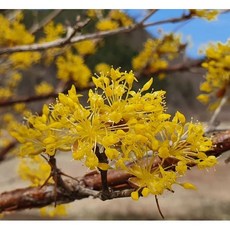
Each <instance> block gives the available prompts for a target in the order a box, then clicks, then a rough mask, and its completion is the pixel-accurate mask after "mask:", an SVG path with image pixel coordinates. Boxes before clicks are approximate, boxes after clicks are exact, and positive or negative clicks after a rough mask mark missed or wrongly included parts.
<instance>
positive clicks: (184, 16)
mask: <svg viewBox="0 0 230 230" xmlns="http://www.w3.org/2000/svg"><path fill="white" fill-rule="evenodd" d="M190 18H192V14H190V13H189V14H185V15H182V16H181V17H177V18H169V19H165V20H161V21H157V22H149V23H145V24H144V25H143V26H144V27H149V26H157V25H162V24H167V23H177V22H182V21H186V20H188V19H190Z"/></svg>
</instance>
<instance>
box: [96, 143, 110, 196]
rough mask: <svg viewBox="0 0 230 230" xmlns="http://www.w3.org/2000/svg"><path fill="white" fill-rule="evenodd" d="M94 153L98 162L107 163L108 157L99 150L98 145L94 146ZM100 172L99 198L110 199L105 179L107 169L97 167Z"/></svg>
mask: <svg viewBox="0 0 230 230" xmlns="http://www.w3.org/2000/svg"><path fill="white" fill-rule="evenodd" d="M95 154H96V156H97V158H98V160H99V163H106V164H107V163H108V158H107V156H106V155H105V152H104V151H103V152H100V150H99V147H98V146H97V147H96V151H95ZM98 169H99V171H100V173H101V199H102V200H108V199H110V196H111V193H110V191H109V186H108V180H107V170H102V169H100V168H98Z"/></svg>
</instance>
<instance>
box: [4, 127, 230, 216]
mask: <svg viewBox="0 0 230 230" xmlns="http://www.w3.org/2000/svg"><path fill="white" fill-rule="evenodd" d="M211 135H212V139H213V144H214V145H213V150H211V151H208V152H207V155H214V156H217V157H218V156H220V155H221V154H222V153H224V152H225V151H227V150H230V130H225V131H216V132H215V133H212V134H211ZM158 160H159V159H156V161H155V162H154V164H155V165H153V167H154V166H157V164H158V163H159V162H158ZM167 162H168V164H172V162H171V159H169V160H168V161H167ZM130 177H131V175H130V174H129V173H127V172H123V171H121V170H116V171H115V170H109V171H108V178H107V179H108V186H109V187H110V188H111V196H110V198H109V199H114V198H121V197H128V196H130V194H131V192H132V191H133V187H132V185H131V184H129V182H128V179H129V178H130ZM63 181H64V183H65V186H59V187H57V186H55V185H54V184H45V185H44V186H42V187H26V188H22V189H16V190H12V191H8V192H4V193H2V194H0V213H4V212H9V211H17V210H22V209H28V208H39V207H44V206H47V205H49V204H52V203H56V204H62V203H69V202H73V201H74V200H80V199H83V198H87V197H90V196H91V197H94V198H99V199H101V192H100V190H101V176H100V173H99V172H98V171H93V172H91V173H88V174H86V175H84V176H83V177H81V178H77V179H75V178H72V179H71V178H69V179H68V180H63Z"/></svg>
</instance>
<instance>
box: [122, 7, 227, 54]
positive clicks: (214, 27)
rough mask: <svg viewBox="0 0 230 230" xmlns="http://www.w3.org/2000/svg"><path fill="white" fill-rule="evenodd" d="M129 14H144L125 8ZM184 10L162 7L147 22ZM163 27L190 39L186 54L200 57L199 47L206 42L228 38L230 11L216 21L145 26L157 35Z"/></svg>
mask: <svg viewBox="0 0 230 230" xmlns="http://www.w3.org/2000/svg"><path fill="white" fill-rule="evenodd" d="M126 11H127V12H128V13H129V14H130V16H134V17H136V18H137V20H138V19H139V20H140V19H141V18H142V17H143V16H144V13H145V11H144V10H134V9H132V10H126ZM183 12H184V10H182V9H178V10H177V9H169V10H167V9H162V10H159V11H157V12H156V13H155V14H154V15H153V16H152V17H151V18H150V19H149V20H148V21H147V22H154V21H159V20H162V19H167V18H171V17H180V16H181V15H182V13H183ZM159 29H163V31H165V32H170V31H174V30H175V29H176V32H177V33H180V34H182V38H183V40H184V41H186V40H188V39H189V40H190V41H191V42H190V43H191V44H190V45H189V47H187V50H186V52H187V55H188V56H189V57H192V58H198V57H201V56H200V55H201V54H199V53H198V51H199V49H201V48H202V47H204V45H205V44H207V43H208V42H216V41H221V42H226V41H227V40H228V39H230V13H226V14H221V15H219V16H218V19H217V20H216V21H206V20H204V19H199V18H195V19H192V20H191V21H189V22H188V23H185V22H180V23H174V24H172V23H171V24H169V23H168V24H164V25H159V26H153V27H149V28H147V30H148V31H149V32H150V33H152V34H153V35H157V34H158V33H157V31H158V30H159Z"/></svg>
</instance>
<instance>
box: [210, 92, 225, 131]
mask: <svg viewBox="0 0 230 230" xmlns="http://www.w3.org/2000/svg"><path fill="white" fill-rule="evenodd" d="M228 99H229V90H226V91H225V95H224V96H223V97H222V99H221V101H220V104H219V106H218V107H217V108H216V110H215V111H214V113H213V115H212V117H211V119H210V121H209V122H208V127H207V130H206V132H209V131H211V130H213V129H214V128H215V127H216V124H215V122H216V118H217V116H218V115H219V113H220V112H221V110H222V108H223V106H224V105H225V104H226V102H227V101H228Z"/></svg>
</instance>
